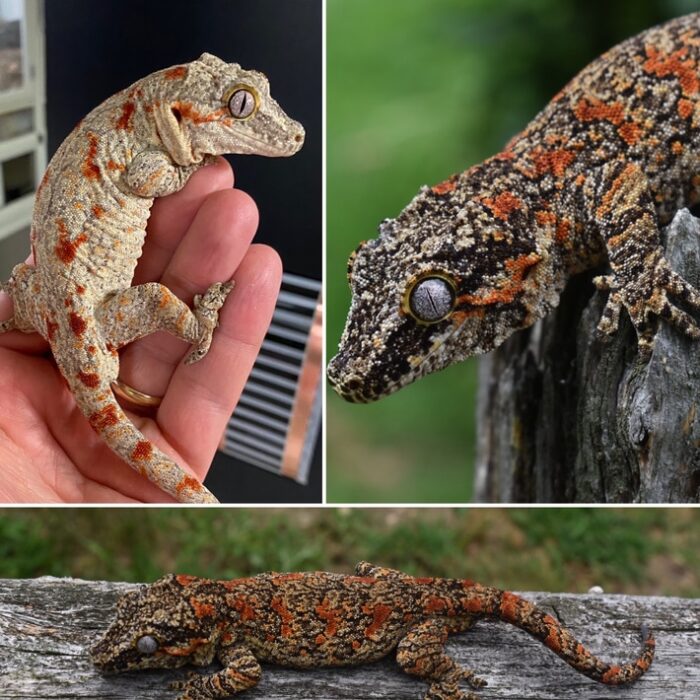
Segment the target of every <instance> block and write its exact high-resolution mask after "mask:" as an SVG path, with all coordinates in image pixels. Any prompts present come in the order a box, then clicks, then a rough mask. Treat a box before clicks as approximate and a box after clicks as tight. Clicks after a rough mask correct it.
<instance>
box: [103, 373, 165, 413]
mask: <svg viewBox="0 0 700 700" xmlns="http://www.w3.org/2000/svg"><path fill="white" fill-rule="evenodd" d="M112 391H114V393H115V394H116V395H117V396H119V397H120V398H122V399H125V400H126V401H130V402H131V403H133V404H134V405H135V406H143V407H144V408H154V407H155V406H160V403H161V401H162V400H163V397H162V396H151V395H150V394H144V393H143V392H142V391H138V390H137V389H134V388H133V387H131V386H129V385H128V384H126V383H125V382H123V381H122V380H121V379H117V380H115V381H113V382H112Z"/></svg>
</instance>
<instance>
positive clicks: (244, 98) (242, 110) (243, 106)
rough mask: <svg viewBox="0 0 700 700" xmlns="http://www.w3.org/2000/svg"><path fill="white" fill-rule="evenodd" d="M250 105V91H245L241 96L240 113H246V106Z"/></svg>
mask: <svg viewBox="0 0 700 700" xmlns="http://www.w3.org/2000/svg"><path fill="white" fill-rule="evenodd" d="M247 106H248V93H246V92H244V93H243V95H242V97H241V108H240V110H239V113H240V114H245V110H246V107H247Z"/></svg>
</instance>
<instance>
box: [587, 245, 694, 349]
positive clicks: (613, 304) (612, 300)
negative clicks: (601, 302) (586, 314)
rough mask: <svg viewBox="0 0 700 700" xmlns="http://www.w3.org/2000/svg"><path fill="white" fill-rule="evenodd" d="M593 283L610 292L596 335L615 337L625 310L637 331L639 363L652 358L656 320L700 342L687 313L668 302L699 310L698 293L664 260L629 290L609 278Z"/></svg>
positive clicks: (596, 279) (610, 276)
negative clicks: (640, 359) (621, 312)
mask: <svg viewBox="0 0 700 700" xmlns="http://www.w3.org/2000/svg"><path fill="white" fill-rule="evenodd" d="M593 282H594V284H595V285H596V287H598V289H602V290H609V292H610V294H609V296H608V300H607V302H606V304H605V308H604V309H603V313H602V316H601V319H600V322H599V324H598V331H600V333H601V334H602V335H603V336H610V335H612V334H613V333H615V332H616V331H617V329H618V327H619V322H620V311H621V309H623V308H625V309H626V310H627V312H628V313H629V316H630V319H631V320H632V323H633V324H634V328H635V330H636V331H637V342H638V349H639V355H640V357H641V358H642V359H644V360H646V359H648V358H649V356H650V355H651V351H652V349H653V347H654V337H655V335H656V328H657V319H659V318H661V319H664V320H665V321H667V322H668V323H669V324H670V325H671V326H673V327H674V328H675V329H676V330H677V331H680V332H681V333H682V334H683V335H685V336H686V337H687V338H690V339H692V340H700V324H698V322H697V321H696V320H695V319H694V318H693V317H692V316H691V315H690V314H689V313H687V312H685V311H683V310H682V309H680V308H678V306H676V305H675V303H674V301H672V300H671V298H670V297H673V298H674V300H675V299H677V300H678V301H680V302H683V303H684V304H686V306H688V307H691V308H693V309H698V310H700V292H698V291H697V290H696V289H694V288H693V287H692V286H691V285H690V284H689V283H688V282H686V281H685V280H684V279H683V278H682V277H681V276H680V275H679V274H677V273H676V272H674V271H673V270H672V269H671V268H670V267H669V265H668V263H667V262H666V260H665V259H664V258H660V259H659V260H658V261H657V264H656V265H655V266H654V269H653V270H652V271H650V272H649V273H646V274H645V275H643V276H642V278H641V279H640V280H638V281H637V282H636V283H635V285H634V286H633V287H631V288H625V287H623V286H620V285H619V283H618V282H617V280H616V279H615V277H614V276H612V275H608V276H605V277H596V278H595V279H594V280H593ZM640 291H641V292H642V293H640Z"/></svg>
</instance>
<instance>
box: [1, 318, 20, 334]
mask: <svg viewBox="0 0 700 700" xmlns="http://www.w3.org/2000/svg"><path fill="white" fill-rule="evenodd" d="M15 328H16V326H15V319H14V317H13V318H8V319H7V321H0V333H6V332H7V331H11V330H14V329H15Z"/></svg>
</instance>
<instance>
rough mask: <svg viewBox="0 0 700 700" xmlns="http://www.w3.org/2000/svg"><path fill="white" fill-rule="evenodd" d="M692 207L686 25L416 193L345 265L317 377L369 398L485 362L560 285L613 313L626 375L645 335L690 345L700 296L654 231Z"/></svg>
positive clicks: (611, 58) (658, 31) (690, 49)
mask: <svg viewBox="0 0 700 700" xmlns="http://www.w3.org/2000/svg"><path fill="white" fill-rule="evenodd" d="M699 200H700V13H694V14H690V15H687V16H684V17H680V18H677V19H674V20H671V21H670V22H667V23H666V24H662V25H659V26H657V27H655V28H652V29H649V30H647V31H645V32H643V33H641V34H639V35H637V36H635V37H632V38H630V39H628V40H626V41H624V42H622V43H621V44H619V45H617V46H616V47H614V48H612V49H610V50H609V51H607V52H606V53H604V54H603V55H602V56H600V57H599V58H598V59H596V60H594V61H593V62H592V63H591V64H590V65H588V66H587V67H586V68H584V69H583V70H582V71H581V72H580V73H579V74H578V75H577V76H576V77H574V78H573V79H572V80H571V82H569V83H568V84H567V85H566V86H565V87H564V88H563V89H562V90H561V91H560V92H559V93H558V94H557V95H555V96H554V98H553V99H552V100H551V102H550V103H549V104H548V105H547V106H546V107H545V108H544V109H543V110H542V111H541V112H540V113H539V114H538V115H537V116H536V117H535V118H534V119H533V120H532V121H531V122H530V123H529V125H528V126H527V127H526V128H525V129H524V130H523V131H522V132H521V133H519V134H518V135H516V136H515V137H514V138H512V139H511V140H510V142H509V143H508V144H507V145H506V146H505V148H504V149H503V150H502V151H501V152H500V153H497V154H496V155H494V156H492V157H490V158H488V159H487V160H485V161H484V162H482V163H479V164H477V165H474V166H473V167H471V168H469V169H467V170H466V171H465V172H462V173H459V174H455V175H452V176H451V177H449V178H447V179H446V180H444V181H443V182H440V183H438V184H436V185H433V186H432V187H428V186H423V187H421V188H420V191H419V192H418V194H417V195H416V196H415V197H414V199H413V200H412V201H411V202H410V203H409V204H408V206H406V208H405V209H404V210H403V211H401V213H400V214H399V215H398V216H397V217H396V218H394V219H385V220H384V221H383V222H382V223H381V224H380V226H379V236H378V237H377V238H375V239H372V240H369V241H366V242H363V243H361V244H360V246H359V247H358V248H357V250H356V251H355V252H354V253H353V254H352V256H351V257H350V260H349V262H348V279H349V282H350V286H351V291H352V302H351V307H350V311H349V314H348V318H347V322H346V325H345V330H344V332H343V335H342V337H341V341H340V346H339V349H338V353H337V355H336V356H335V357H334V358H333V359H332V360H331V362H330V364H329V367H328V378H329V381H330V383H331V384H332V385H333V387H334V389H335V390H336V391H337V392H338V393H339V394H340V395H341V396H342V397H343V398H345V399H347V400H348V401H352V402H357V403H366V402H370V401H374V400H377V399H380V398H382V397H384V396H387V395H388V394H391V393H392V392H394V391H396V390H398V389H400V388H401V387H404V386H406V385H407V384H409V383H411V382H413V381H415V380H416V379H419V378H421V377H423V376H425V375H427V374H429V373H431V372H435V371H437V370H440V369H443V368H445V367H448V366H450V365H452V364H454V363H457V362H460V361H462V360H464V359H466V358H467V357H470V356H472V355H475V354H480V353H486V352H489V351H491V350H493V349H494V348H496V347H498V346H499V345H500V344H501V343H502V342H503V341H504V340H505V339H506V338H507V337H508V336H510V335H511V334H512V333H514V332H516V331H518V330H520V329H522V328H527V327H528V326H531V325H532V324H533V323H534V322H535V321H536V320H538V319H540V318H542V317H543V316H545V315H546V314H547V313H548V312H549V311H551V309H553V308H554V307H556V306H557V304H558V303H559V297H560V294H561V292H562V290H563V288H564V286H565V284H566V282H567V280H568V279H569V278H570V277H571V276H572V275H575V274H577V273H580V272H583V271H585V270H588V269H592V268H595V267H597V266H599V265H603V264H607V265H608V266H609V271H608V272H607V273H606V274H603V275H599V276H597V277H595V278H594V283H595V285H596V286H597V287H598V288H600V289H602V290H607V292H608V296H607V301H606V304H605V307H604V309H603V312H602V315H601V318H600V322H599V324H598V331H599V338H600V339H601V340H604V339H605V338H606V337H610V336H612V335H613V334H614V333H615V332H616V331H617V330H618V325H619V322H620V317H621V312H622V311H623V310H624V311H625V312H626V314H627V315H628V316H629V318H630V319H631V322H632V324H633V326H634V328H635V330H636V336H637V349H638V353H637V358H638V361H640V362H644V361H646V360H647V359H648V358H649V357H650V355H651V353H652V351H653V344H654V338H655V334H656V331H657V329H658V324H659V320H660V319H662V320H663V321H665V322H667V323H669V324H670V325H671V326H672V327H673V328H675V329H677V332H678V333H680V334H681V335H682V336H685V337H687V338H690V339H692V340H698V339H700V325H698V321H697V319H696V318H695V317H694V314H695V313H696V312H697V311H698V310H700V293H699V292H698V291H697V290H696V289H694V288H693V287H692V286H691V285H690V284H688V283H687V282H686V281H685V280H684V279H683V278H682V277H681V276H679V275H678V274H677V273H676V272H674V271H673V270H672V269H671V267H670V266H669V264H668V262H667V261H666V259H665V257H664V253H663V249H662V247H661V243H660V233H659V228H660V226H662V225H664V224H666V223H667V222H669V221H670V220H671V218H672V216H673V214H674V213H675V212H676V211H677V210H678V209H679V208H681V207H683V206H692V205H693V204H695V203H697V202H698V201H699Z"/></svg>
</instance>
